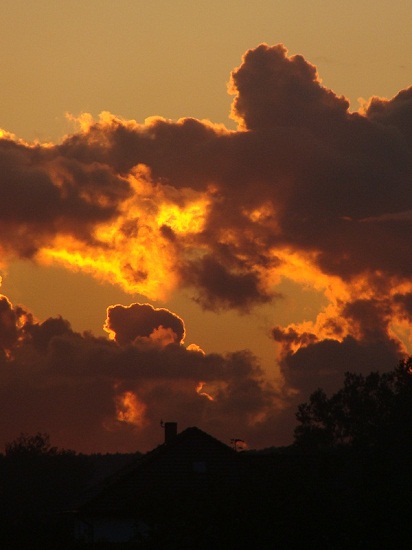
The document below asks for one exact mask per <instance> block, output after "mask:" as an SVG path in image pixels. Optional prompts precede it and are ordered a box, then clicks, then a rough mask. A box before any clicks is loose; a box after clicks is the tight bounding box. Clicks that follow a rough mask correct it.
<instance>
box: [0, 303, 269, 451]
mask: <svg viewBox="0 0 412 550" xmlns="http://www.w3.org/2000/svg"><path fill="white" fill-rule="evenodd" d="M0 304H2V310H3V311H4V312H5V315H4V316H2V317H1V318H2V319H5V321H4V323H3V325H4V326H5V327H7V330H5V329H4V328H3V326H2V331H1V334H2V335H4V336H3V338H2V340H1V347H2V349H3V350H4V351H5V352H7V354H3V356H2V361H1V367H2V368H1V370H0V398H1V401H2V411H3V412H2V416H1V419H0V431H1V433H2V438H4V440H3V443H4V442H6V441H10V440H12V439H14V438H15V437H16V436H17V435H18V433H19V432H20V431H24V432H28V433H35V432H37V431H39V430H41V431H46V432H49V433H50V434H51V435H52V437H53V441H54V444H57V445H59V446H64V447H71V448H75V449H76V450H80V451H84V452H92V451H95V452H101V451H119V450H123V451H133V450H136V449H140V450H146V449H150V448H151V447H153V446H155V445H156V444H158V443H160V442H162V438H163V436H162V434H161V432H160V429H159V423H160V419H162V418H163V419H168V418H169V419H173V420H177V421H178V422H179V425H180V426H181V428H182V429H183V428H184V427H187V426H190V425H194V424H198V425H200V426H202V427H203V428H204V429H206V430H209V431H211V432H212V433H214V434H215V435H217V436H219V437H220V438H221V439H222V440H224V441H227V442H229V440H230V438H231V436H232V435H233V433H232V431H233V430H234V429H235V428H236V427H237V426H238V425H239V424H240V425H241V426H242V435H243V436H244V438H245V439H246V438H248V439H249V440H250V441H253V442H255V439H256V438H255V436H254V435H253V432H254V427H256V426H257V425H260V424H262V423H265V422H266V421H267V420H268V418H269V416H270V414H271V410H272V400H273V396H274V395H275V392H274V389H273V388H272V387H271V385H270V384H269V383H268V382H266V381H265V379H264V374H263V371H262V370H261V368H260V366H259V362H258V360H257V359H256V357H254V356H253V355H252V354H251V353H250V352H247V351H239V352H236V353H231V354H227V355H219V354H212V355H211V354H205V353H204V352H202V351H201V350H200V349H199V348H198V347H196V346H190V347H189V348H185V347H184V346H183V345H182V340H183V337H184V324H183V321H182V320H181V319H180V318H179V317H178V316H177V315H176V314H174V313H172V312H170V311H168V310H165V309H160V308H159V309H156V308H153V307H152V306H150V305H149V304H143V305H142V304H132V305H131V306H129V307H124V306H113V307H112V308H108V318H107V321H106V326H110V327H111V330H114V329H115V328H116V330H117V332H116V333H115V334H116V340H107V339H105V338H96V337H94V336H93V335H91V334H87V333H86V334H83V335H82V334H79V333H76V332H74V331H73V330H72V329H71V327H70V324H69V323H68V321H66V320H64V319H62V318H50V319H46V320H45V321H44V322H38V321H36V320H34V319H33V317H32V316H30V315H29V314H26V317H25V322H24V324H22V323H21V322H20V321H21V317H19V311H20V310H19V309H18V308H17V309H16V308H14V307H13V306H12V304H11V303H10V302H9V301H8V300H7V299H6V298H5V297H2V299H1V301H0ZM117 323H119V326H121V329H118V327H117ZM158 323H163V325H162V324H158ZM164 325H166V326H167V328H165V326H164ZM159 327H160V333H162V331H167V330H169V331H170V333H173V334H174V336H175V338H174V340H173V341H170V340H167V341H165V340H164V339H163V338H161V339H160V342H159V340H158V339H157V337H156V336H153V335H156V334H158V333H159ZM175 330H176V332H177V334H176V333H175V332H174V331H175ZM170 333H169V334H170ZM16 335H18V337H17V336H16ZM146 335H148V336H146ZM236 429H237V428H236ZM16 430H17V433H16ZM260 441H261V442H263V441H264V440H263V439H261V440H260Z"/></svg>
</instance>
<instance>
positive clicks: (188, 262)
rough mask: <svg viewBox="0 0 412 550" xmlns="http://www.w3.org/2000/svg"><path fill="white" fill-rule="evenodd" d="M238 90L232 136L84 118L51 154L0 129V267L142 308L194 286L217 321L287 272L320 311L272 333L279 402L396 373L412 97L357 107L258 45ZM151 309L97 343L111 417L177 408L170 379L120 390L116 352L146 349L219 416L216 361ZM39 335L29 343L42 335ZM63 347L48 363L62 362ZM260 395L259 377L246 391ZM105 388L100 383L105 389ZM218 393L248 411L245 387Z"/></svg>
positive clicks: (402, 342)
mask: <svg viewBox="0 0 412 550" xmlns="http://www.w3.org/2000/svg"><path fill="white" fill-rule="evenodd" d="M229 93H231V94H232V95H233V104H232V110H231V116H232V118H234V120H236V121H237V123H238V129H237V130H236V131H230V130H228V129H226V128H225V127H224V126H222V125H215V124H213V123H211V122H209V121H200V120H195V119H192V118H185V119H181V120H178V121H171V120H166V119H163V118H160V117H153V118H150V119H148V120H146V122H145V123H144V124H140V123H138V122H136V121H126V120H123V119H120V118H119V117H115V116H113V115H110V114H109V113H103V114H102V115H101V116H100V118H99V120H98V121H94V120H93V119H92V118H91V117H90V116H87V115H83V116H82V117H80V118H79V120H78V124H79V129H78V131H76V132H75V133H73V134H72V135H69V136H67V137H66V138H65V139H63V140H62V142H61V143H59V144H57V145H53V144H48V145H47V146H46V145H41V144H36V145H32V144H27V143H24V142H22V141H19V140H17V139H16V138H14V137H13V136H10V135H8V134H7V133H5V134H4V136H3V138H2V139H1V140H0V166H1V171H0V220H1V221H0V229H1V231H0V249H1V251H2V261H7V260H8V259H12V258H13V257H29V258H31V259H33V260H34V261H37V262H39V263H42V264H48V263H59V264H61V265H64V266H66V267H68V268H69V269H81V270H83V271H85V272H87V273H90V274H92V275H93V276H95V277H96V278H98V279H101V280H106V281H109V282H111V283H116V284H118V285H120V286H121V287H122V288H123V289H124V290H126V291H129V292H131V293H140V294H143V295H144V296H146V297H147V299H148V300H151V299H153V300H155V299H156V300H162V299H164V298H166V296H168V295H170V293H172V292H173V291H174V290H176V289H180V288H185V289H186V290H187V291H188V292H190V293H191V295H192V296H193V298H194V299H195V300H196V301H197V302H198V303H199V304H201V306H202V307H203V308H205V309H209V310H214V311H219V310H221V309H237V310H240V311H242V312H248V311H250V310H251V309H252V308H253V307H255V306H256V307H258V306H259V305H260V304H263V303H268V302H270V301H271V300H275V299H276V298H277V296H278V294H277V291H276V286H277V285H278V283H279V282H280V281H281V280H282V279H284V278H286V279H289V280H292V281H294V282H296V283H298V284H302V285H304V286H306V287H311V288H314V289H315V290H317V291H318V292H321V293H324V295H325V297H326V298H327V300H328V304H327V305H326V306H325V308H324V309H323V310H321V311H319V313H318V316H317V318H316V319H315V320H312V321H305V322H302V323H296V324H291V325H289V326H277V327H274V329H273V333H272V334H273V338H274V340H276V341H277V342H278V344H279V350H280V351H279V358H278V361H279V366H280V370H281V373H282V376H283V379H284V383H285V395H291V394H294V395H298V396H300V397H303V396H306V395H307V393H308V392H309V391H311V390H313V389H315V387H317V386H325V387H328V388H333V387H334V385H337V386H338V385H339V384H340V383H341V380H342V377H343V371H345V370H364V371H368V370H371V369H375V368H379V367H380V365H379V364H378V363H384V365H382V367H383V368H390V367H391V366H392V365H393V363H394V362H396V360H397V359H398V358H399V357H400V356H401V355H402V354H404V353H405V352H407V351H408V345H409V344H410V342H409V341H410V340H411V330H410V323H411V318H412V315H411V309H412V308H411V294H412V283H411V276H412V264H411V262H410V250H411V242H412V239H411V237H412V188H411V181H412V154H411V153H412V151H411V147H412V88H409V89H407V90H402V91H400V92H399V93H398V94H397V95H396V96H395V97H394V98H392V99H385V98H378V97H373V98H371V99H370V100H369V101H366V102H365V103H364V104H363V105H362V107H361V108H360V109H359V110H358V111H351V110H350V106H349V103H348V101H347V100H346V99H345V98H344V97H343V96H341V95H338V94H336V93H335V92H334V91H332V90H330V89H328V88H327V87H326V86H324V85H323V84H322V81H321V79H320V77H319V75H318V74H317V71H316V68H315V67H314V66H313V65H312V64H311V63H309V62H308V61H306V60H305V59H304V57H302V56H301V55H295V56H289V55H288V52H287V50H286V48H285V47H284V46H282V45H277V46H268V45H265V44H263V45H260V46H258V47H257V48H255V49H252V50H249V51H248V52H246V54H245V55H244V56H243V58H242V62H241V64H240V66H239V67H237V68H235V69H234V70H233V72H232V74H231V78H230V84H229ZM0 305H1V308H2V313H1V315H2V317H1V319H2V320H1V323H2V324H1V326H2V327H4V336H2V337H1V338H2V340H1V341H2V342H5V343H7V345H8V346H9V348H13V346H14V344H16V343H17V342H21V341H22V340H21V338H22V336H21V330H22V329H21V327H20V328H13V327H11V326H10V321H13V319H15V318H20V314H17V313H16V312H14V313H13V312H12V310H11V309H10V306H9V305H8V302H6V301H4V302H2V304H0ZM148 307H149V309H144V306H141V305H138V304H134V305H133V306H131V307H130V308H124V307H123V308H122V307H120V306H116V307H114V308H111V309H109V314H108V320H107V321H106V328H107V329H108V330H109V331H110V332H111V333H112V334H113V335H114V336H115V342H109V343H107V342H103V341H93V346H94V348H93V349H94V351H93V353H96V354H97V355H99V354H100V356H101V357H103V356H105V353H106V352H107V351H108V350H110V353H109V355H110V354H112V355H113V356H116V358H117V359H118V364H119V365H120V366H118V367H116V368H117V369H118V370H116V384H117V386H116V387H117V391H118V394H119V395H123V397H122V398H120V397H118V401H117V407H118V409H119V411H120V412H119V414H120V415H123V417H124V418H126V417H127V414H128V407H129V409H130V410H131V409H132V408H133V406H134V407H135V409H136V410H139V411H140V413H139V414H140V417H141V416H142V415H143V416H145V417H147V416H148V415H150V414H153V413H152V409H151V407H150V406H149V402H150V399H148V395H149V394H150V395H151V396H152V398H153V400H154V401H155V402H156V403H158V402H161V400H162V399H164V400H166V401H167V398H166V396H167V395H169V394H168V391H170V388H171V387H173V388H175V389H176V388H178V389H176V391H179V392H181V391H183V390H182V386H181V385H179V384H180V383H179V384H177V385H176V386H174V382H173V383H172V382H171V379H172V378H173V376H172V377H171V376H170V374H169V376H166V375H165V378H167V379H168V383H167V384H166V383H165V385H162V384H156V385H155V386H150V385H149V386H150V387H149V386H148V385H147V384H146V383H145V382H143V379H140V378H139V384H140V386H139V387H140V390H139V392H136V391H135V390H136V388H135V387H131V386H130V385H128V384H125V382H124V380H125V379H127V376H126V374H127V373H128V372H129V370H128V369H130V367H127V368H126V367H122V366H121V365H122V364H123V363H122V362H123V360H124V356H123V354H124V353H129V354H131V353H137V351H136V350H139V353H142V352H141V348H142V349H143V348H144V349H145V350H146V351H145V353H146V355H145V357H148V355H147V354H161V353H164V354H167V357H168V358H169V353H170V354H171V355H170V360H171V357H174V358H175V359H176V361H177V357H179V361H180V360H181V359H182V358H185V360H186V358H189V357H190V358H191V365H192V370H191V371H190V372H191V376H192V375H193V373H194V372H196V376H193V377H192V378H191V379H190V384H191V385H192V386H193V384H194V386H195V387H199V388H200V389H199V392H196V391H195V395H194V396H193V395H192V394H191V393H190V392H189V393H185V391H183V393H182V394H181V397H180V398H179V400H178V401H179V402H180V403H182V404H183V403H185V404H187V405H188V406H189V404H190V403H192V401H191V400H192V399H203V401H202V403H203V405H202V406H203V407H205V408H204V410H203V412H204V411H206V410H209V409H208V407H212V406H214V407H215V408H214V409H213V410H218V407H219V406H220V405H219V406H217V405H216V402H215V401H216V400H215V401H212V400H211V399H208V397H207V395H210V396H211V397H213V391H212V389H210V388H208V383H212V380H211V378H210V376H209V377H208V376H207V374H204V373H203V370H202V369H200V371H199V372H197V371H196V368H198V367H197V366H196V365H198V364H199V362H201V363H202V365H206V363H207V362H208V361H211V359H210V358H208V356H207V355H206V356H203V355H202V354H200V353H197V354H196V353H194V352H190V351H188V350H186V351H182V349H183V348H182V346H179V344H180V343H181V342H182V341H183V338H184V325H183V321H182V320H179V318H178V317H176V316H174V315H173V314H171V313H170V312H167V311H165V310H163V311H158V310H155V309H153V308H150V306H148ZM13 316H17V317H13ZM23 324H24V323H23ZM16 327H17V325H16ZM60 329H61V330H63V329H64V327H63V325H62V321H58V322H55V323H54V324H50V326H49V327H48V328H47V330H46V329H44V331H45V333H47V334H49V333H50V331H52V330H54V331H55V332H56V334H55V335H54V337H53V338H52V339H51V340H50V342H55V344H53V345H54V346H55V347H56V346H57V342H59V345H61V346H63V345H65V346H67V349H70V350H72V346H74V342H77V343H78V344H79V346H80V348H79V349H81V350H84V352H86V349H87V350H89V347H88V346H89V344H90V342H89V341H87V345H86V343H85V340H84V338H83V337H80V336H78V335H74V334H67V335H66V336H65V337H63V335H62V334H60V333H59V330H60ZM25 330H26V332H25V333H24V334H25V335H26V334H29V333H30V331H29V330H28V329H25ZM30 330H31V333H32V334H31V338H32V339H33V342H32V344H31V345H32V347H33V348H35V346H34V340H35V338H36V337H37V338H38V339H39V342H40V341H41V338H40V336H39V334H40V333H39V334H37V336H36V334H35V331H36V330H37V329H30ZM16 331H17V332H16ZM23 341H25V340H24V338H23ZM149 344H150V346H149ZM116 346H117V347H116ZM170 346H171V347H170ZM23 347H24V346H23ZM41 347H42V346H41V345H40V344H38V346H37V348H36V353H40V350H41ZM55 347H53V346H52V347H51V348H50V350H49V348H47V349H48V350H49V351H48V353H52V351H53V350H55V353H58V351H59V350H60V348H55ZM43 348H44V346H43ZM123 348H124V350H123ZM149 348H150V353H149ZM73 349H74V348H73ZM120 349H122V352H121V353H120V351H119V350H120ZM126 349H127V352H126V351H125V350H126ZM97 350H100V351H99V352H98V351H97ZM114 350H115V351H114ZM130 350H132V351H130ZM165 350H166V351H165ZM171 350H173V353H172V352H171ZM176 350H179V351H178V352H177V351H176ZM5 353H6V352H5ZM7 353H9V351H8V352H7ZM71 353H75V352H74V351H73V350H72V351H71ZM76 353H80V354H81V353H82V352H80V351H79V352H76ZM87 353H89V351H88V352H87ZM179 354H183V355H182V356H181V355H179ZM63 355H64V354H63ZM5 357H7V355H5ZM240 359H241V360H242V361H243V362H244V364H247V365H249V368H251V369H252V370H251V371H250V372H251V373H254V372H255V371H254V370H253V369H254V367H252V366H251V364H252V363H253V361H252V363H251V359H250V357H249V358H248V359H246V356H245V355H242V354H241V355H240V356H239V357H236V359H235V357H232V358H231V359H230V361H229V359H228V358H225V359H222V358H220V359H219V361H220V363H219V361H218V363H219V364H220V365H221V366H220V367H219V368H221V369H222V370H221V371H219V372H220V375H219V376H217V375H216V376H217V378H216V380H217V381H218V382H216V384H217V385H216V388H215V392H217V394H219V392H222V391H223V387H224V385H222V384H223V381H224V379H225V376H226V375H225V374H224V372H229V373H230V372H234V371H231V368H234V367H228V366H227V365H229V364H230V365H234V362H236V361H240ZM168 360H169V359H168ZM216 360H217V359H216ZM182 361H183V359H182ZM222 361H223V363H222ZM103 362H104V361H103ZM183 362H184V361H183ZM73 364H76V365H77V363H76V362H75V361H72V362H71V367H69V366H68V365H67V361H63V362H62V363H61V365H62V367H61V368H63V365H66V366H65V367H64V369H65V370H64V372H66V373H67V372H69V371H70V368H72V369H75V370H78V367H77V366H76V367H73ZM90 364H93V361H92V359H90ZM164 364H166V362H164ZM178 364H179V368H177V367H176V365H175V364H174V363H173V367H172V366H171V367H170V368H171V370H170V371H168V372H169V373H170V372H172V373H174V374H175V375H176V377H177V379H178V380H180V378H179V376H180V375H178V372H179V373H180V372H181V370H180V369H183V371H184V372H186V370H185V369H186V367H183V366H182V365H183V363H182V364H181V363H180V362H178ZM184 364H186V363H184ZM139 365H141V367H140V368H141V370H139V372H140V373H142V372H144V373H145V374H147V376H149V374H148V373H149V372H152V373H154V372H158V371H157V370H156V369H155V370H152V371H150V369H149V367H148V366H146V363H145V360H143V359H139ZM213 365H214V366H213V369H215V368H217V366H216V365H215V363H213ZM223 365H226V367H225V368H226V369H227V370H226V371H225V368H223ZM175 367H176V369H177V370H176V371H175V370H173V369H175ZM108 368H109V367H108ZM159 368H160V367H159ZM162 368H163V367H162ZM113 369H114V366H110V368H109V371H110V372H112V370H113ZM122 369H123V370H124V376H125V378H123V377H122V376H120V375H119V373H120V372H123V370H122ZM193 369H194V370H193ZM213 369H212V370H211V371H210V372H215V371H213ZM85 370H88V369H85ZM206 371H207V369H206ZM102 372H104V370H103V371H102ZM209 374H210V373H209ZM228 376H229V375H228ZM230 376H232V375H230ZM149 378H150V377H149ZM152 378H153V374H152V375H151V379H152ZM160 378H161V377H160ZM160 378H159V379H160ZM230 379H231V380H232V382H233V380H235V377H234V375H233V376H232V378H230ZM246 379H248V377H246ZM185 380H186V379H185ZM213 380H215V379H213ZM203 382H204V383H205V385H204V386H199V384H200V383H203ZM110 383H111V384H113V379H112V380H111V382H110ZM185 383H186V382H185ZM187 383H188V384H189V382H187ZM213 383H214V382H213ZM239 384H240V382H239ZM192 386H191V387H192ZM109 387H110V389H109ZM253 387H254V388H255V390H256V391H255V390H253ZM256 388H257V389H256ZM259 388H260V386H259V384H257V386H256V385H255V386H253V384H252V383H250V392H251V395H255V396H256V395H258V394H259V391H260V389H261V388H260V389H259ZM288 388H289V390H292V391H290V392H289V393H288ZM258 390H259V391H258ZM82 391H85V390H84V388H83V390H82ZM112 391H113V387H112V386H110V384H108V385H107V387H106V386H105V387H104V388H103V389H102V395H106V396H107V395H110V394H111V393H110V392H112ZM225 391H226V392H228V391H229V393H230V395H232V397H233V399H235V394H236V395H238V396H240V395H243V399H245V395H246V392H245V390H242V389H241V388H240V386H236V385H232V386H231V389H230V390H228V389H227V388H226V390H225ZM254 391H255V393H253V392H254ZM105 392H106V393H105ZM142 392H143V393H144V395H143V394H142ZM236 392H237V393H236ZM242 392H243V393H242ZM202 394H204V395H202ZM206 394H207V395H206ZM189 395H190V397H189ZM225 395H228V394H227V393H226V394H225ZM133 396H135V397H133ZM102 399H103V397H102ZM121 399H123V402H122V401H121ZM236 399H237V398H236ZM262 399H263V398H262ZM241 400H242V399H240V398H239V399H238V402H239V403H240V401H241ZM255 400H256V399H254V400H253V399H252V401H255ZM246 401H247V400H246ZM263 401H264V399H263ZM107 402H108V401H107V400H106V401H105V403H107ZM133 403H134V405H133ZM196 403H197V401H196ZM222 403H223V402H222ZM225 403H226V405H227V406H228V407H230V406H231V405H229V403H232V401H225ZM127 404H128V405H127ZM226 405H225V406H226ZM222 407H223V405H222ZM274 407H275V406H274ZM275 408H276V407H275ZM194 410H195V409H194ZM196 410H198V409H196ZM210 410H211V409H210ZM221 412H223V409H222V410H221ZM136 414H137V413H136ZM199 414H200V412H199ZM202 414H203V413H202ZM205 414H206V413H205ZM253 414H255V413H253ZM253 414H252V416H253ZM256 414H257V413H256ZM109 416H110V415H109V414H108V417H109ZM140 417H139V418H140ZM129 418H135V420H136V419H137V416H136V415H135V416H133V414H132V412H130V417H129ZM216 418H217V417H216ZM136 422H137V420H136ZM144 426H145V423H144V422H143V421H141V423H140V429H141V430H144V429H145V427H144Z"/></svg>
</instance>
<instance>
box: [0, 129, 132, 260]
mask: <svg viewBox="0 0 412 550" xmlns="http://www.w3.org/2000/svg"><path fill="white" fill-rule="evenodd" d="M128 195H129V186H128V183H127V182H126V181H125V180H124V179H122V178H120V177H118V176H116V175H115V174H114V173H113V172H112V171H111V170H109V169H108V168H107V167H103V166H101V165H98V164H95V163H94V164H93V163H90V164H88V165H87V166H85V165H82V164H81V163H79V162H77V161H76V160H75V159H68V158H63V157H59V156H58V155H56V154H55V152H54V151H53V148H52V147H50V148H49V147H44V146H41V145H37V146H28V145H27V144H24V143H22V142H21V143H20V142H16V141H13V140H12V138H11V137H10V136H8V137H6V138H3V139H0V234H1V235H0V247H1V249H2V250H3V257H4V255H5V254H6V256H7V255H10V256H19V257H32V256H33V255H35V254H36V252H37V251H38V250H39V248H41V247H42V246H45V245H48V244H50V242H51V240H52V239H53V238H54V237H56V236H65V235H70V236H74V237H77V238H79V239H81V240H86V241H90V240H93V238H92V234H93V228H94V227H95V225H96V224H98V223H101V222H104V221H107V220H110V219H111V218H113V217H114V216H116V213H117V207H118V203H119V202H120V201H121V200H124V199H125V198H127V196H128Z"/></svg>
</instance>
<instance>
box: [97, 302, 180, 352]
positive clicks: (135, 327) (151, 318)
mask: <svg viewBox="0 0 412 550" xmlns="http://www.w3.org/2000/svg"><path fill="white" fill-rule="evenodd" d="M159 328H163V329H170V330H171V331H172V332H173V336H174V339H173V342H174V343H176V344H181V343H182V342H183V340H184V337H185V327H184V323H183V320H182V319H180V317H178V316H177V315H176V314H174V313H172V312H171V311H169V310H168V309H165V308H155V307H153V306H151V305H150V304H131V305H130V306H122V305H116V306H110V307H109V308H108V309H107V319H106V324H105V329H106V330H107V331H108V332H111V333H113V334H114V338H115V340H116V342H117V343H118V344H120V345H126V344H130V343H132V342H134V341H135V340H136V338H148V337H149V336H150V335H152V334H153V332H154V331H155V330H156V329H159Z"/></svg>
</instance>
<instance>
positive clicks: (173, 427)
mask: <svg viewBox="0 0 412 550" xmlns="http://www.w3.org/2000/svg"><path fill="white" fill-rule="evenodd" d="M164 427H165V443H166V445H167V444H168V443H171V442H172V441H173V440H174V438H175V437H176V436H177V422H165V424H164Z"/></svg>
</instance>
